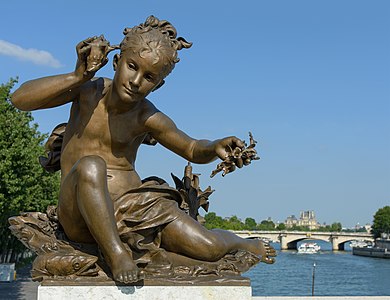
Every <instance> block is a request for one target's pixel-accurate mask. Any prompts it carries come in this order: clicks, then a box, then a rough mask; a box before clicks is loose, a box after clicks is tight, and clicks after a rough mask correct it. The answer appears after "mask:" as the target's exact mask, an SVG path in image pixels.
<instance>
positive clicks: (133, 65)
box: [128, 63, 136, 70]
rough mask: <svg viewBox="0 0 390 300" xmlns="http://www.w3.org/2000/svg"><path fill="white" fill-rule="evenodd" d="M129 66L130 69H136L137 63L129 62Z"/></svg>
mask: <svg viewBox="0 0 390 300" xmlns="http://www.w3.org/2000/svg"><path fill="white" fill-rule="evenodd" d="M128 66H129V69H131V70H136V67H135V64H133V63H129V64H128Z"/></svg>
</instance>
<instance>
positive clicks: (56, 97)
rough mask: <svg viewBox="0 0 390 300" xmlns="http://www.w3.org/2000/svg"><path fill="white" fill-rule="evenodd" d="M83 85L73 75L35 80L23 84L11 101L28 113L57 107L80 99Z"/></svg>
mask: <svg viewBox="0 0 390 300" xmlns="http://www.w3.org/2000/svg"><path fill="white" fill-rule="evenodd" d="M81 84H82V82H80V80H79V79H78V78H77V77H76V76H74V74H73V73H69V74H62V75H55V76H49V77H44V78H39V79H34V80H30V81H27V82H25V83H24V84H22V85H21V86H20V87H19V88H18V89H17V90H16V91H15V92H14V93H13V94H12V99H11V101H12V103H13V104H14V106H16V107H17V108H19V109H21V110H27V111H31V110H36V109H42V108H51V107H56V106H60V105H63V104H65V103H68V102H71V101H72V100H74V99H75V98H78V94H79V92H80V86H81Z"/></svg>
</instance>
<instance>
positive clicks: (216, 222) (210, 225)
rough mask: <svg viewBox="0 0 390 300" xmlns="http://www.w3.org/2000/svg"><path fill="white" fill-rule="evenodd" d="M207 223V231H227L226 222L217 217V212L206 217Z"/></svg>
mask: <svg viewBox="0 0 390 300" xmlns="http://www.w3.org/2000/svg"><path fill="white" fill-rule="evenodd" d="M204 219H205V221H206V223H205V227H206V228H207V229H214V228H222V229H225V227H226V226H225V224H224V220H223V219H222V218H221V217H219V216H217V215H216V213H215V212H209V213H207V214H206V215H205V216H204Z"/></svg>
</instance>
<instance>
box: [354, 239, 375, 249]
mask: <svg viewBox="0 0 390 300" xmlns="http://www.w3.org/2000/svg"><path fill="white" fill-rule="evenodd" d="M349 246H350V247H351V248H354V247H356V248H363V247H369V246H372V244H371V242H366V241H363V240H355V241H351V242H350V243H349Z"/></svg>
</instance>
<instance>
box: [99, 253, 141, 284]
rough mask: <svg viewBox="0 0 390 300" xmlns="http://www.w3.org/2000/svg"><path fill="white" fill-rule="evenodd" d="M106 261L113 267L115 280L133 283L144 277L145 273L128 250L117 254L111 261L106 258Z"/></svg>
mask: <svg viewBox="0 0 390 300" xmlns="http://www.w3.org/2000/svg"><path fill="white" fill-rule="evenodd" d="M106 261H107V263H108V264H109V266H110V268H111V272H112V277H113V279H114V280H115V281H119V282H123V283H131V282H137V281H139V280H141V279H143V274H142V273H141V272H140V270H139V269H138V267H137V266H136V264H135V263H134V261H133V259H132V257H131V255H130V254H129V253H127V252H125V253H123V254H122V255H115V257H114V259H112V260H111V261H108V260H107V259H106Z"/></svg>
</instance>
